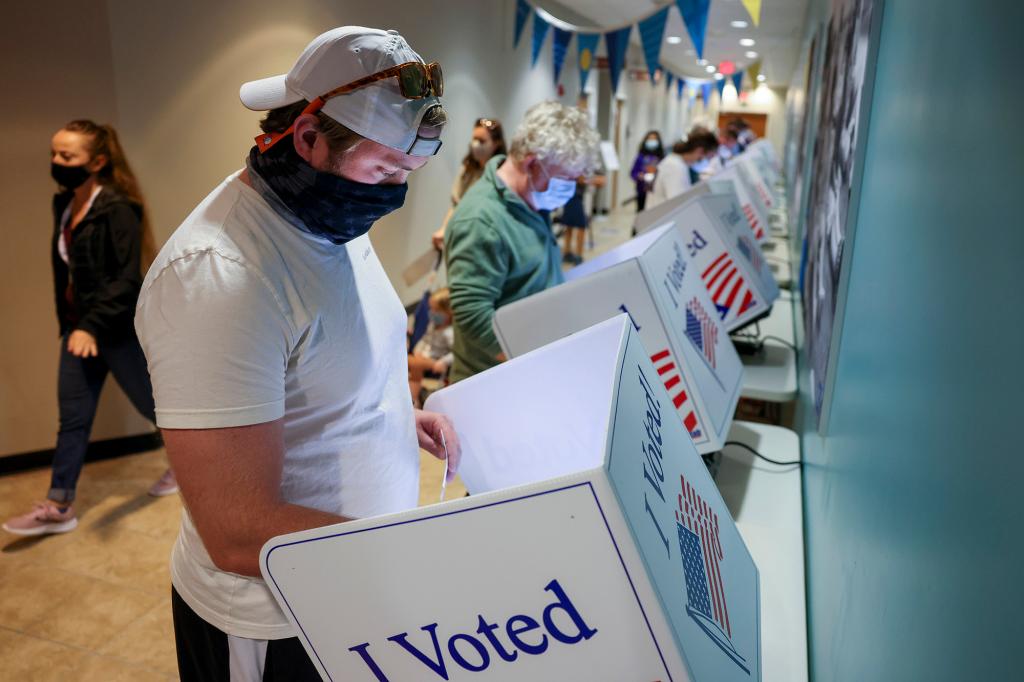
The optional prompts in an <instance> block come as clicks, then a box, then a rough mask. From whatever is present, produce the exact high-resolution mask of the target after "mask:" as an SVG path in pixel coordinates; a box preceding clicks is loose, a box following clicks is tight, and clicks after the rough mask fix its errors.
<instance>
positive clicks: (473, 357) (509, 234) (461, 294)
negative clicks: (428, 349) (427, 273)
mask: <svg viewBox="0 0 1024 682" xmlns="http://www.w3.org/2000/svg"><path fill="white" fill-rule="evenodd" d="M597 146H598V136H597V133H596V132H594V131H593V130H592V129H591V128H590V126H589V123H588V121H587V115H586V113H585V112H583V111H580V110H579V109H577V108H575V107H567V106H564V105H562V104H559V103H558V102H541V103H540V104H536V105H534V106H533V107H531V108H530V109H529V111H527V112H526V116H525V117H524V119H523V121H522V123H520V125H519V128H518V129H517V130H516V132H515V135H514V136H513V137H512V141H511V144H510V145H509V153H508V156H507V157H506V156H496V157H494V158H493V159H491V160H490V161H489V162H488V163H487V165H486V167H485V168H484V175H483V177H482V178H481V179H480V181H479V182H478V183H476V184H475V185H473V187H472V188H470V190H469V191H468V192H467V193H466V196H464V197H463V198H462V201H461V202H459V205H458V207H457V208H456V209H455V214H454V215H453V216H452V219H451V222H449V224H448V230H447V231H446V232H445V244H444V252H445V258H446V261H447V267H448V287H449V289H450V291H451V300H452V313H453V316H454V320H455V324H454V328H455V346H454V349H453V351H454V354H455V361H454V363H453V364H452V369H451V372H450V373H449V375H448V378H449V381H451V382H456V381H459V380H461V379H465V378H466V377H469V376H472V375H474V374H476V373H478V372H482V371H484V370H486V369H488V368H489V367H493V366H495V365H497V364H498V363H499V362H501V361H502V360H504V356H503V355H502V352H501V347H500V346H499V345H498V340H497V338H496V337H495V335H494V329H493V327H492V321H493V318H494V311H495V310H497V309H498V308H500V307H501V306H503V305H505V304H506V303H511V302H512V301H516V300H519V299H521V298H525V297H526V296H530V295H531V294H535V293H537V292H539V291H543V290H544V289H547V288H548V287H551V286H554V285H556V284H559V283H561V282H562V281H563V277H562V267H561V262H560V261H561V253H560V251H559V249H558V244H557V243H556V242H555V237H554V235H553V234H552V232H551V225H550V223H549V219H548V217H547V214H548V213H549V212H550V211H553V210H555V209H557V208H560V207H562V206H564V205H565V203H566V202H568V201H569V200H570V199H571V198H572V197H573V194H575V192H576V186H577V183H576V178H578V177H579V176H580V175H584V174H586V173H587V172H588V171H589V170H590V169H591V168H593V166H594V164H595V162H596V158H597Z"/></svg>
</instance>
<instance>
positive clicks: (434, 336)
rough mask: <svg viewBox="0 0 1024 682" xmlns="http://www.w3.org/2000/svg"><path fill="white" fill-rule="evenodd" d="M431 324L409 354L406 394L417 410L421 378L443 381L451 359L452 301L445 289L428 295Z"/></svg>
mask: <svg viewBox="0 0 1024 682" xmlns="http://www.w3.org/2000/svg"><path fill="white" fill-rule="evenodd" d="M429 303H430V325H429V326H428V327H427V332H426V334H424V335H423V338H422V339H420V340H419V342H418V343H417V344H416V346H415V347H414V348H413V349H412V354H411V355H409V391H410V392H411V393H412V400H413V403H414V404H415V405H416V407H420V404H421V400H420V394H421V393H422V391H423V379H424V378H425V377H426V378H432V379H441V380H442V381H443V380H444V378H445V376H447V374H448V368H449V367H451V364H452V360H453V359H454V356H453V355H452V344H453V343H454V342H455V331H454V330H453V329H452V302H451V298H450V297H449V296H448V289H439V290H437V291H435V292H434V293H433V294H431V296H430V301H429Z"/></svg>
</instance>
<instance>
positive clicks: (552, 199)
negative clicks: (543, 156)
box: [530, 166, 576, 211]
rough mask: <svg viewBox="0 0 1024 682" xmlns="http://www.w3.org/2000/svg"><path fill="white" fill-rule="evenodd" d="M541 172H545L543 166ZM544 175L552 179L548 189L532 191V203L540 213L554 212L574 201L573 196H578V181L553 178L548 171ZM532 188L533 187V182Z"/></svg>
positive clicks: (531, 182) (549, 181) (531, 183)
mask: <svg viewBox="0 0 1024 682" xmlns="http://www.w3.org/2000/svg"><path fill="white" fill-rule="evenodd" d="M541 170H544V167H543V166H541ZM544 174H545V175H547V176H548V178H550V179H549V180H548V188H547V189H546V190H544V191H543V192H537V191H536V190H531V191H530V203H532V204H533V207H534V208H535V209H537V210H538V211H554V210H555V209H556V208H561V207H562V206H565V205H566V204H567V203H568V202H569V199H572V195H573V194H576V181H575V180H566V179H565V178H554V177H551V175H550V174H548V172H547V171H546V170H544ZM530 186H531V187H532V186H533V181H532V180H531V181H530Z"/></svg>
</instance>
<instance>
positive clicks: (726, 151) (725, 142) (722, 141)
mask: <svg viewBox="0 0 1024 682" xmlns="http://www.w3.org/2000/svg"><path fill="white" fill-rule="evenodd" d="M737 120H739V119H733V120H732V121H729V123H727V124H726V126H725V128H723V129H722V131H721V132H720V133H719V134H718V152H717V153H716V154H715V155H714V156H713V157H712V158H711V163H710V165H709V166H708V171H707V172H708V173H709V174H710V175H714V174H715V173H717V172H718V171H720V170H722V169H723V168H725V166H726V165H727V164H728V163H729V161H731V160H732V159H733V157H735V156H736V155H738V154H740V153H741V151H742V150H741V149H740V143H739V138H738V134H739V128H738V127H737V126H736V121H737Z"/></svg>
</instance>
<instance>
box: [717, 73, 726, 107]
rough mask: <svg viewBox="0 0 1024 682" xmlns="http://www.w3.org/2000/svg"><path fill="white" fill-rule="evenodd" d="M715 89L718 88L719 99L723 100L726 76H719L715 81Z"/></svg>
mask: <svg viewBox="0 0 1024 682" xmlns="http://www.w3.org/2000/svg"><path fill="white" fill-rule="evenodd" d="M715 89H716V90H718V100H719V101H721V100H722V93H724V92H725V78H719V79H718V80H716V81H715Z"/></svg>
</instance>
